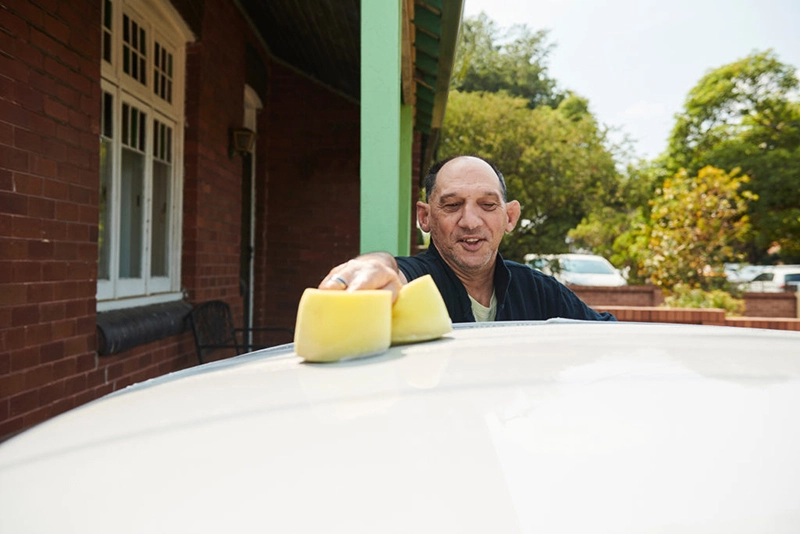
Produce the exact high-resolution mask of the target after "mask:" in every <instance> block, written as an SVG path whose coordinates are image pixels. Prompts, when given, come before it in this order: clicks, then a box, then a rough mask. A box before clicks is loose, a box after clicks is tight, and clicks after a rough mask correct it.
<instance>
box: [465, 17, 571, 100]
mask: <svg viewBox="0 0 800 534" xmlns="http://www.w3.org/2000/svg"><path fill="white" fill-rule="evenodd" d="M551 50H552V45H550V44H548V43H547V32H546V31H545V30H540V31H537V32H533V31H531V30H530V29H529V28H528V27H527V26H525V25H518V26H512V27H511V28H509V29H506V30H503V29H501V28H499V27H498V26H497V25H496V24H495V23H494V21H492V20H491V19H489V17H487V16H486V15H485V14H484V13H481V14H480V15H478V16H477V17H471V18H467V19H464V22H463V23H462V25H461V35H460V36H459V43H458V47H457V49H456V58H455V65H454V68H453V75H452V77H451V85H450V87H451V88H452V89H455V90H457V91H460V92H462V93H470V92H490V93H497V92H499V91H506V92H507V93H508V94H509V95H511V96H519V97H522V98H524V99H526V100H527V105H528V107H530V108H535V107H537V106H550V107H556V106H557V105H558V104H559V103H560V102H561V101H562V100H563V99H564V98H565V95H564V94H563V93H561V92H560V91H559V90H558V89H557V87H556V81H555V80H554V79H552V78H550V77H549V76H548V74H547V63H546V60H547V56H548V55H549V54H550V51H551Z"/></svg>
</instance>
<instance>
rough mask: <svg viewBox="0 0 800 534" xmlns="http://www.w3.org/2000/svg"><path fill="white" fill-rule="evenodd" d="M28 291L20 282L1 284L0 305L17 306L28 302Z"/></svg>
mask: <svg viewBox="0 0 800 534" xmlns="http://www.w3.org/2000/svg"><path fill="white" fill-rule="evenodd" d="M27 293H28V292H27V291H26V290H25V286H23V285H20V284H0V306H17V305H20V304H26V303H27V302H28V299H27Z"/></svg>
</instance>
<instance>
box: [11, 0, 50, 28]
mask: <svg viewBox="0 0 800 534" xmlns="http://www.w3.org/2000/svg"><path fill="white" fill-rule="evenodd" d="M3 11H5V10H3ZM15 11H16V12H17V14H18V15H19V16H20V17H21V18H22V19H23V20H26V21H28V22H29V23H30V24H32V25H34V26H40V27H41V26H44V12H42V10H41V8H39V6H37V5H36V4H34V3H33V2H15Z"/></svg>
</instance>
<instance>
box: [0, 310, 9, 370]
mask: <svg viewBox="0 0 800 534" xmlns="http://www.w3.org/2000/svg"><path fill="white" fill-rule="evenodd" d="M10 324H11V308H0V328H8V326H9V325H10ZM3 356H4V353H3V352H0V362H1V361H2V359H3ZM0 367H2V366H0ZM1 374H3V370H2V368H0V375H1Z"/></svg>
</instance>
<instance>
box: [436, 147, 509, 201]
mask: <svg viewBox="0 0 800 534" xmlns="http://www.w3.org/2000/svg"><path fill="white" fill-rule="evenodd" d="M445 166H447V171H448V172H455V173H460V172H461V171H464V172H469V171H470V170H472V169H476V168H480V167H486V168H489V169H491V170H492V172H493V173H494V174H495V176H497V179H498V180H499V181H500V189H501V191H502V192H503V201H506V200H508V199H507V198H506V197H507V195H506V180H505V178H504V177H503V173H501V172H500V170H499V169H498V168H497V167H496V166H495V165H494V164H493V163H491V162H489V161H487V160H485V159H483V158H481V157H479V156H452V157H449V158H446V159H443V160H441V161H439V162H437V163H434V164H433V165H432V166H431V168H430V169H429V170H428V174H427V175H426V176H425V200H426V201H427V202H430V200H431V195H432V194H433V191H434V189H436V177H437V176H438V175H439V171H441V170H442V169H443V168H444V167H445Z"/></svg>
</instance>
